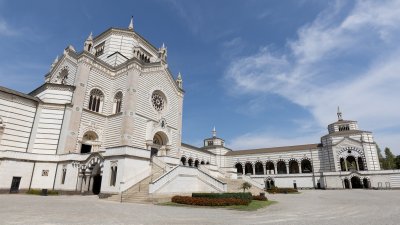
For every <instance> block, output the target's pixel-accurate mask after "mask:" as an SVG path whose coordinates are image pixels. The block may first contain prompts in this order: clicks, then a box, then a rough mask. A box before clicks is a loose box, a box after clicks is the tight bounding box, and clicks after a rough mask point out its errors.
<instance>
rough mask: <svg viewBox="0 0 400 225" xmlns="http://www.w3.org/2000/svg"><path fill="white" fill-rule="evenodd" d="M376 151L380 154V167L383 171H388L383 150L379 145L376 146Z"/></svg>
mask: <svg viewBox="0 0 400 225" xmlns="http://www.w3.org/2000/svg"><path fill="white" fill-rule="evenodd" d="M376 151H377V152H378V159H379V165H380V166H381V168H382V169H386V161H385V158H384V157H383V155H382V150H381V149H380V148H379V146H378V145H377V146H376Z"/></svg>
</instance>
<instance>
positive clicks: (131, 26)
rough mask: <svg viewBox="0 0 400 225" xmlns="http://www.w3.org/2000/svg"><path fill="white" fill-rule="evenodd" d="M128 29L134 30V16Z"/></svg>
mask: <svg viewBox="0 0 400 225" xmlns="http://www.w3.org/2000/svg"><path fill="white" fill-rule="evenodd" d="M128 29H129V30H133V16H132V17H131V22H130V23H129V26H128Z"/></svg>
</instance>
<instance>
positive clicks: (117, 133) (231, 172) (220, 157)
mask: <svg viewBox="0 0 400 225" xmlns="http://www.w3.org/2000/svg"><path fill="white" fill-rule="evenodd" d="M184 93H185V92H184V90H183V81H182V76H181V74H178V75H177V76H176V78H174V76H173V75H172V74H171V72H170V71H169V69H168V63H167V48H166V47H165V46H164V45H162V46H161V47H160V48H156V47H154V46H153V45H151V44H150V43H149V42H147V41H146V40H145V39H144V38H143V37H142V36H140V35H139V34H138V33H136V32H135V31H134V28H133V21H132V20H131V23H130V25H129V27H128V28H127V29H121V28H110V29H108V30H106V31H104V32H103V33H101V34H99V35H98V36H96V37H93V36H92V34H90V35H89V37H88V38H87V40H86V41H85V42H84V47H83V51H81V52H77V51H76V50H75V49H74V47H72V46H68V47H67V48H66V49H65V50H64V52H63V54H62V56H61V57H59V58H58V57H57V58H56V60H55V61H54V62H53V63H52V64H51V68H50V71H49V73H48V74H47V75H46V76H45V83H44V84H43V85H42V86H40V87H38V88H37V89H35V90H33V91H32V92H31V93H29V94H24V93H20V92H17V91H14V90H10V89H7V88H4V87H0V106H1V107H0V190H2V191H6V192H10V191H11V192H17V191H21V190H27V189H54V190H59V191H62V192H77V193H85V192H89V193H95V194H98V193H109V194H119V195H118V196H119V197H120V198H121V199H122V198H124V199H129V198H135V196H136V197H138V196H142V195H144V196H145V197H150V196H156V195H157V194H159V195H163V194H173V193H187V192H196V191H202V192H203V191H213V192H224V191H232V190H236V189H235V188H237V186H238V185H240V183H241V182H243V180H245V181H248V182H251V183H252V184H253V186H254V188H255V189H254V191H259V190H260V189H263V188H269V187H271V186H272V185H275V186H279V187H293V186H296V187H298V188H352V187H353V188H354V187H365V188H370V187H400V182H399V181H400V179H399V178H400V176H399V173H398V171H382V170H380V166H379V160H378V157H377V152H376V143H375V141H374V139H373V136H372V133H371V132H368V131H362V130H359V128H358V125H357V122H356V121H349V120H343V119H342V115H341V112H340V111H338V121H337V122H335V123H332V124H330V125H329V126H328V134H327V135H325V136H323V137H322V138H321V140H320V142H318V143H316V144H307V145H299V146H287V147H276V148H264V149H253V150H240V151H232V150H231V149H229V148H227V147H225V142H224V140H223V139H221V138H218V137H217V135H216V130H215V128H214V129H213V132H212V137H211V138H207V139H205V140H204V146H203V147H200V148H199V147H194V146H191V145H188V144H184V143H182V142H181V136H182V111H183V97H184ZM140 187H141V188H140ZM142 197H143V196H142Z"/></svg>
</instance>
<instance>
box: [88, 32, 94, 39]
mask: <svg viewBox="0 0 400 225" xmlns="http://www.w3.org/2000/svg"><path fill="white" fill-rule="evenodd" d="M86 40H87V41H92V40H93V33H92V32H90V34H89V37H88V38H87V39H86Z"/></svg>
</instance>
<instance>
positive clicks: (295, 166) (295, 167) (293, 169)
mask: <svg viewBox="0 0 400 225" xmlns="http://www.w3.org/2000/svg"><path fill="white" fill-rule="evenodd" d="M289 173H299V163H298V162H297V161H296V160H290V161H289Z"/></svg>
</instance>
